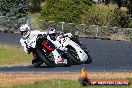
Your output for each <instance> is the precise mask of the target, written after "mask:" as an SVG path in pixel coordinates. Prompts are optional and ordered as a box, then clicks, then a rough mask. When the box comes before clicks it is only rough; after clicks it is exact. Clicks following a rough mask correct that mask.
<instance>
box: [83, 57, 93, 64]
mask: <svg viewBox="0 0 132 88" xmlns="http://www.w3.org/2000/svg"><path fill="white" fill-rule="evenodd" d="M90 63H92V57H91V56H90V55H88V59H87V60H86V61H85V64H90Z"/></svg>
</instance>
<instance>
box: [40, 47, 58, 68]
mask: <svg viewBox="0 0 132 88" xmlns="http://www.w3.org/2000/svg"><path fill="white" fill-rule="evenodd" d="M38 56H39V58H40V59H41V61H42V62H43V63H45V64H46V65H47V66H48V67H54V66H55V63H54V61H50V60H49V58H46V57H45V55H43V51H41V50H38Z"/></svg>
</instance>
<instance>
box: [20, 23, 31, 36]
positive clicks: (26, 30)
mask: <svg viewBox="0 0 132 88" xmlns="http://www.w3.org/2000/svg"><path fill="white" fill-rule="evenodd" d="M19 31H20V32H21V36H22V37H23V38H27V37H28V36H29V35H30V27H29V26H28V25H27V24H23V25H21V27H20V29H19Z"/></svg>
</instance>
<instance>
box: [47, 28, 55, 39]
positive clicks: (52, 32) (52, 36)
mask: <svg viewBox="0 0 132 88" xmlns="http://www.w3.org/2000/svg"><path fill="white" fill-rule="evenodd" d="M48 34H49V37H50V38H51V40H56V34H57V30H56V28H50V30H49V32H48Z"/></svg>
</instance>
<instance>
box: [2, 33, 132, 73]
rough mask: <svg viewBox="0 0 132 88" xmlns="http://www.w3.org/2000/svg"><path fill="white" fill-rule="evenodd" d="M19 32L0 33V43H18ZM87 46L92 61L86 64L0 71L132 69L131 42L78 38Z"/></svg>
mask: <svg viewBox="0 0 132 88" xmlns="http://www.w3.org/2000/svg"><path fill="white" fill-rule="evenodd" d="M19 39H20V35H19V34H9V33H0V44H13V45H20V43H19ZM79 40H80V41H81V42H82V43H83V44H85V45H87V46H88V50H89V51H90V55H91V56H92V58H93V62H92V63H91V64H88V65H84V64H82V65H72V66H71V67H53V68H48V67H46V66H45V65H43V66H41V67H40V68H33V66H32V65H31V63H29V64H28V65H17V66H13V65H11V66H0V72H80V70H81V68H82V67H85V69H86V70H88V71H126V72H128V71H132V42H130V41H111V40H99V39H98V40H97V39H87V38H80V39H79Z"/></svg>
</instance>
